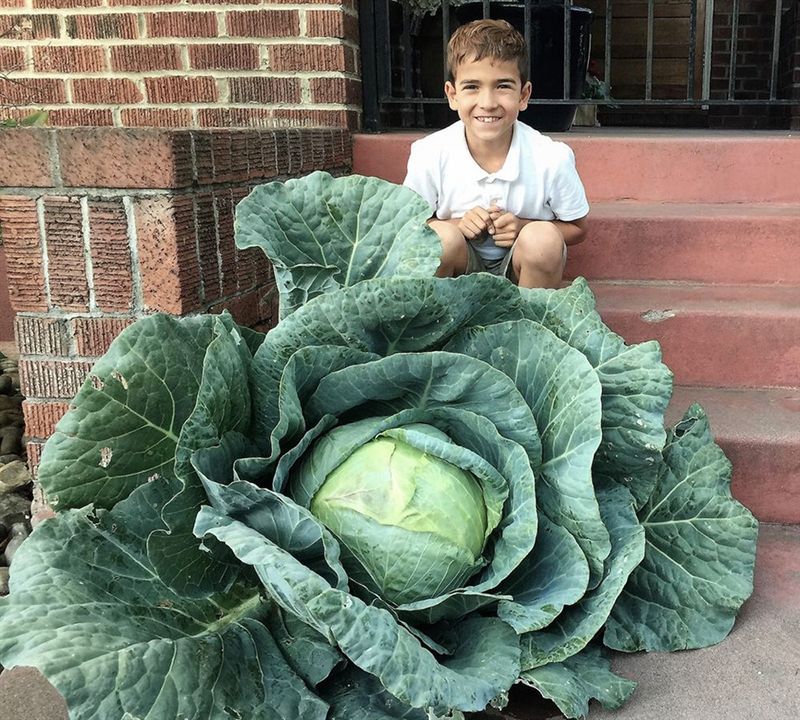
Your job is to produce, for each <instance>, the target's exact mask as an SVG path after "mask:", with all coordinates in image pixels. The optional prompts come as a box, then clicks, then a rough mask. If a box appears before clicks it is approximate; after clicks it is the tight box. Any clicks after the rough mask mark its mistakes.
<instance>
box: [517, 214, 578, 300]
mask: <svg viewBox="0 0 800 720" xmlns="http://www.w3.org/2000/svg"><path fill="white" fill-rule="evenodd" d="M565 251H566V246H565V245H564V238H563V237H562V235H561V233H560V232H559V230H558V228H557V227H556V226H555V225H553V224H552V223H550V222H547V221H535V222H531V223H528V224H527V225H526V226H525V227H523V228H522V230H521V231H520V233H519V236H518V237H517V240H516V242H515V243H514V254H513V256H512V258H511V267H512V270H513V277H512V280H513V281H514V282H515V283H517V285H519V286H520V287H525V288H557V287H558V286H559V285H560V283H561V277H562V276H563V274H564V264H565V262H566V259H567V255H566V252H565Z"/></svg>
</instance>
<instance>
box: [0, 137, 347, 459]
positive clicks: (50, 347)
mask: <svg viewBox="0 0 800 720" xmlns="http://www.w3.org/2000/svg"><path fill="white" fill-rule="evenodd" d="M0 156H2V157H3V158H6V159H7V162H6V163H5V164H4V165H3V166H0V187H3V188H5V190H4V192H3V195H2V197H0V230H2V235H3V240H4V247H5V254H6V261H7V265H8V283H9V293H10V296H11V304H12V307H13V309H14V311H15V312H16V325H15V330H16V338H17V345H18V348H19V351H20V354H21V357H20V377H21V382H22V392H23V395H25V397H26V400H25V403H24V412H25V420H26V432H27V435H28V437H29V442H28V457H29V462H30V464H31V466H32V468H35V467H36V465H37V464H38V458H39V451H40V448H41V445H42V444H43V441H44V440H45V439H46V438H47V437H48V436H49V435H50V434H51V433H52V432H53V427H54V425H55V423H56V422H57V421H58V419H59V418H60V417H61V416H62V415H63V413H64V412H65V411H66V410H67V408H68V403H69V400H70V398H71V397H72V396H73V395H74V394H75V393H76V392H77V390H78V388H79V387H80V385H81V383H82V382H83V380H84V378H85V377H86V375H87V373H88V372H89V370H90V368H91V367H92V364H93V362H94V361H95V360H96V359H97V358H98V357H99V356H100V355H102V354H103V353H104V352H105V350H106V349H107V347H108V345H109V343H110V342H111V340H113V338H114V337H115V336H116V335H117V334H118V333H119V332H120V331H121V330H122V329H123V328H124V327H125V326H127V325H128V324H130V323H131V322H133V321H134V320H135V319H136V318H138V317H141V316H143V315H146V314H148V313H152V312H155V311H164V312H169V313H173V314H176V315H185V314H188V313H195V312H221V311H222V310H224V309H227V310H229V311H230V312H231V313H232V315H233V316H234V318H235V319H236V320H237V321H238V322H240V323H242V324H244V325H248V326H252V327H260V328H267V327H269V326H270V324H271V323H272V321H273V318H274V313H275V307H274V297H275V295H274V292H273V290H274V281H273V277H272V274H271V268H270V267H269V263H268V262H267V260H266V258H265V256H264V255H263V253H261V251H259V250H247V251H243V252H242V251H239V250H237V249H236V247H235V245H234V238H233V217H234V208H235V205H236V203H237V202H238V201H239V200H241V199H242V198H243V197H244V196H245V195H247V193H248V192H249V191H250V190H251V189H252V187H253V186H254V185H256V184H259V183H261V182H264V181H268V180H270V179H283V178H285V177H288V176H290V175H300V174H305V173H308V172H311V171H312V170H320V169H327V170H329V171H331V172H343V171H346V170H347V169H348V168H349V166H350V164H351V151H350V135H349V133H348V132H347V131H346V130H343V129H342V130H337V129H329V130H272V131H268V130H249V131H245V130H216V131H212V130H194V131H190V130H131V129H122V128H103V129H99V128H83V129H62V130H45V129H14V130H5V131H3V132H2V133H0Z"/></svg>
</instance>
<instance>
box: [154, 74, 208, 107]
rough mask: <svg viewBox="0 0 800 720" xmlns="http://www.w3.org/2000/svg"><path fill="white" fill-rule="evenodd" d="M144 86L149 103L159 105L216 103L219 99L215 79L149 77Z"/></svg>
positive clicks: (203, 77) (201, 77) (202, 77)
mask: <svg viewBox="0 0 800 720" xmlns="http://www.w3.org/2000/svg"><path fill="white" fill-rule="evenodd" d="M144 84H145V89H146V91H147V99H148V101H149V102H151V103H156V104H159V105H161V104H164V105H169V104H171V103H200V102H215V101H216V100H217V98H218V97H219V93H218V91H217V81H216V80H215V79H214V78H213V77H206V76H200V77H197V76H194V77H186V76H167V77H149V78H145V81H144Z"/></svg>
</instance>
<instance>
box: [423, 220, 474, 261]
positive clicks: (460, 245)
mask: <svg viewBox="0 0 800 720" xmlns="http://www.w3.org/2000/svg"><path fill="white" fill-rule="evenodd" d="M429 224H430V226H431V228H433V230H434V231H435V232H436V234H437V235H438V236H439V240H440V241H441V243H442V265H443V266H444V267H445V269H446V274H448V275H450V274H460V273H463V272H464V270H465V269H466V266H467V240H466V238H465V237H464V235H463V234H462V233H461V231H460V230H459V229H458V227H457V226H455V225H453V224H452V223H449V222H445V221H444V220H431V221H430V223H429Z"/></svg>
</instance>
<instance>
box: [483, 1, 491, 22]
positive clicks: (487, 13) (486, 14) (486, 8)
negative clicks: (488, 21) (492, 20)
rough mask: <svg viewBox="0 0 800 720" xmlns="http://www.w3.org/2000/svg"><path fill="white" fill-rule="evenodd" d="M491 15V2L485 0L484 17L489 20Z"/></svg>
mask: <svg viewBox="0 0 800 720" xmlns="http://www.w3.org/2000/svg"><path fill="white" fill-rule="evenodd" d="M489 14H490V9H489V0H483V17H484V18H488V17H489Z"/></svg>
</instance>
